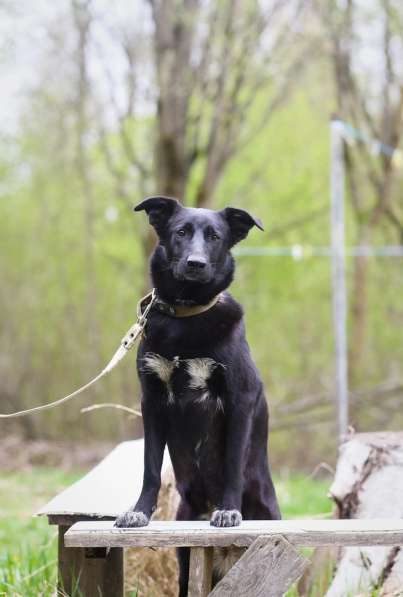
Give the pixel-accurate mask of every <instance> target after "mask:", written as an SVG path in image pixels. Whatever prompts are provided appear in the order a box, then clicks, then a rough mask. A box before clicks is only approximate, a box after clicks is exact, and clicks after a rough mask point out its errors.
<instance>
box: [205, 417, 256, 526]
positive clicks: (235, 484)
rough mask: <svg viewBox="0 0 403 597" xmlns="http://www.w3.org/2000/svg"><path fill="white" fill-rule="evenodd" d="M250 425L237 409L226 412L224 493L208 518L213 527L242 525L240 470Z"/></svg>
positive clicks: (248, 418) (241, 471)
mask: <svg viewBox="0 0 403 597" xmlns="http://www.w3.org/2000/svg"><path fill="white" fill-rule="evenodd" d="M250 424H251V423H250V417H248V416H246V415H244V414H243V413H242V412H239V409H234V408H230V410H229V412H228V411H227V433H226V442H225V462H224V492H223V497H222V502H221V504H220V505H219V507H218V508H217V509H216V510H214V512H213V514H212V516H211V520H210V524H211V525H213V526H216V527H235V526H238V525H239V524H241V522H242V514H241V507H242V493H243V470H244V462H245V452H246V445H247V442H248V439H249V433H250Z"/></svg>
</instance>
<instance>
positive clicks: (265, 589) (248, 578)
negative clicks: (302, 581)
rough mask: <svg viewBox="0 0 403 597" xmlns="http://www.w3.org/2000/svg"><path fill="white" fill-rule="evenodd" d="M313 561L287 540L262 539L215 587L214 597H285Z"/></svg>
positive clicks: (211, 594)
mask: <svg viewBox="0 0 403 597" xmlns="http://www.w3.org/2000/svg"><path fill="white" fill-rule="evenodd" d="M308 564H309V560H307V559H306V558H304V557H303V556H302V555H300V554H299V553H298V552H297V550H296V549H295V548H294V547H293V546H292V545H291V544H290V543H288V541H286V539H284V538H283V537H281V536H280V535H279V536H269V537H266V536H264V535H263V536H261V537H259V538H258V539H256V540H255V541H254V542H253V543H252V545H251V546H250V547H249V549H247V551H246V552H245V553H244V554H243V556H241V558H240V559H239V560H238V561H237V563H236V564H235V565H234V566H233V567H232V568H231V570H230V571H229V572H228V573H227V574H226V575H225V576H224V578H223V579H222V580H221V581H220V582H219V583H218V584H217V585H216V586H215V588H214V590H213V591H212V592H211V593H210V597H281V596H282V595H284V593H285V592H286V591H287V590H288V589H289V588H290V587H291V586H292V585H293V584H294V582H295V581H296V580H298V578H299V577H300V576H301V574H302V573H303V571H304V570H305V568H306V567H307V566H308Z"/></svg>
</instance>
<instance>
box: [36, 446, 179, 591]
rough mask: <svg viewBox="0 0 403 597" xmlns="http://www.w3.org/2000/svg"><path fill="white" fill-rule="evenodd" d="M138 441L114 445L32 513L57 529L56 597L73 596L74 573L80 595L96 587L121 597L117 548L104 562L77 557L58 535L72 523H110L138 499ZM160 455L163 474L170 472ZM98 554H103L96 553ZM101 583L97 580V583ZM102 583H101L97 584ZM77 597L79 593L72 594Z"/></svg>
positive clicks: (90, 554) (88, 555)
mask: <svg viewBox="0 0 403 597" xmlns="http://www.w3.org/2000/svg"><path fill="white" fill-rule="evenodd" d="M143 458H144V441H143V440H142V439H140V440H135V441H128V442H123V443H121V444H119V445H118V446H117V447H116V448H115V449H114V450H112V452H111V453H110V454H108V455H107V456H106V457H105V458H104V459H103V460H102V461H101V462H100V463H99V464H98V465H96V466H95V467H94V468H93V469H92V470H91V471H90V472H89V473H88V474H87V475H85V476H84V477H83V478H82V479H80V480H79V481H77V482H76V483H74V484H73V485H71V486H70V487H68V488H67V489H65V490H64V491H62V492H61V493H60V494H59V495H57V496H56V497H54V498H53V499H52V500H50V502H48V503H47V504H46V505H45V506H43V508H41V509H40V510H39V511H38V512H37V513H36V514H37V515H38V516H47V517H48V521H49V524H52V525H57V526H58V530H59V541H58V588H59V593H60V594H62V595H66V594H68V595H70V594H73V593H74V591H75V584H76V578H75V576H74V575H75V571H76V570H77V569H79V570H84V572H85V573H84V572H83V574H82V575H81V577H80V581H79V582H80V586H81V587H84V588H85V591H84V590H82V592H83V593H84V595H88V596H89V595H96V596H97V597H99V592H96V590H95V587H98V586H102V595H104V596H105V597H115V596H119V597H121V596H122V595H123V583H124V560H123V549H122V548H120V547H113V548H112V549H110V550H108V553H107V554H105V557H99V556H100V553H101V552H100V551H99V550H97V549H94V550H86V551H85V562H83V561H81V558H82V557H83V552H82V551H80V552H77V551H76V550H70V549H66V548H65V545H64V535H65V533H66V531H67V530H68V529H69V528H70V527H71V526H72V525H73V524H74V523H76V522H78V521H84V520H86V521H91V520H93V521H94V520H98V521H99V520H114V519H115V518H116V516H117V514H119V513H120V512H124V511H125V510H127V509H128V508H129V507H130V506H132V505H133V503H134V502H135V501H136V499H137V497H138V496H139V495H140V491H141V486H142V481H143ZM170 467H171V464H170V460H169V456H168V452H166V453H165V456H164V463H163V469H162V472H163V474H164V473H165V472H167V471H168V469H170ZM102 553H104V552H102ZM100 579H101V580H100ZM101 581H102V582H101ZM78 594H80V593H78Z"/></svg>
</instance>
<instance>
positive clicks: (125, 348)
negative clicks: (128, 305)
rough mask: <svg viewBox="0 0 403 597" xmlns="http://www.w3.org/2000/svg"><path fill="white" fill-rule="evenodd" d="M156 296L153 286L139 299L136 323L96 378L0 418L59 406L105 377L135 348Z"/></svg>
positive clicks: (9, 417)
mask: <svg viewBox="0 0 403 597" xmlns="http://www.w3.org/2000/svg"><path fill="white" fill-rule="evenodd" d="M156 298H157V296H156V291H155V288H153V290H152V291H151V292H150V293H149V294H147V295H146V296H145V297H143V298H142V299H140V300H139V302H138V303H137V321H136V323H134V324H133V325H132V327H131V328H130V329H129V330H128V331H127V332H126V334H125V335H124V336H123V338H122V340H121V343H120V346H119V348H118V349H117V351H116V352H115V354H114V355H113V357H112V358H111V360H110V361H109V363H108V364H107V365H106V367H105V368H104V369H103V370H102V371H101V373H99V374H98V375H97V376H96V377H94V379H92V380H91V381H89V382H88V383H86V384H85V385H84V386H82V387H81V388H78V390H76V391H75V392H72V393H71V394H68V395H67V396H64V398H60V399H59V400H55V401H54V402H50V403H49V404H42V405H41V406H35V407H34V408H29V409H27V410H20V411H18V412H15V413H9V414H0V419H12V418H16V417H24V416H25V415H28V414H30V413H35V412H40V411H42V410H47V409H48V408H54V407H55V406H59V405H60V404H63V402H67V401H68V400H71V399H72V398H74V397H75V396H78V394H81V392H84V391H85V390H86V389H88V388H89V387H90V386H92V385H94V384H95V383H96V382H97V381H98V380H100V379H101V377H103V376H104V375H106V374H107V373H110V371H112V369H114V368H115V367H116V365H117V364H118V363H119V362H120V361H121V360H122V359H123V358H124V357H125V356H126V355H127V353H128V352H129V350H130V349H131V348H133V346H134V345H135V343H136V341H137V340H138V339H139V338H140V336H141V334H142V333H143V331H144V328H145V326H146V324H147V316H148V313H149V312H150V309H151V307H152V306H153V304H154V303H155V301H156Z"/></svg>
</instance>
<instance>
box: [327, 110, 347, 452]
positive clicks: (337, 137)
mask: <svg viewBox="0 0 403 597" xmlns="http://www.w3.org/2000/svg"><path fill="white" fill-rule="evenodd" d="M330 136H331V164H330V170H331V171H330V195H331V237H332V286H333V293H332V294H333V325H334V336H335V350H336V363H335V365H336V399H337V423H338V434H339V441H340V443H341V442H343V441H344V440H345V438H346V436H347V432H348V363H347V291H346V272H345V232H344V184H345V168H344V140H343V124H342V123H341V122H340V121H339V120H338V119H332V121H331V125H330Z"/></svg>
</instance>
